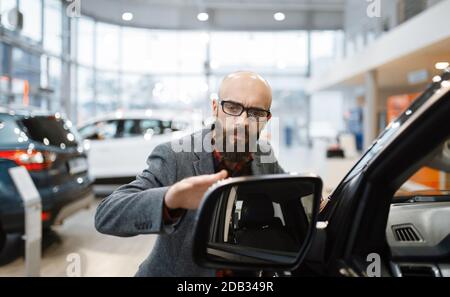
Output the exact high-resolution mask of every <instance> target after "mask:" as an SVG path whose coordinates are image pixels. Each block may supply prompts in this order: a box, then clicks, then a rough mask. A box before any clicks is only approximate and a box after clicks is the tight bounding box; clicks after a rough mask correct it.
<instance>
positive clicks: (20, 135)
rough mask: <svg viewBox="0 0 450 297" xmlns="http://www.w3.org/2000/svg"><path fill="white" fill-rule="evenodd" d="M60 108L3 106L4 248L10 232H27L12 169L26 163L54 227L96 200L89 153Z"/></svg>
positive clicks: (0, 197)
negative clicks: (44, 110)
mask: <svg viewBox="0 0 450 297" xmlns="http://www.w3.org/2000/svg"><path fill="white" fill-rule="evenodd" d="M80 145H81V143H80V142H79V136H78V135H77V132H76V130H74V129H73V128H72V126H71V123H70V121H67V120H65V119H64V118H62V117H61V116H60V115H59V114H48V113H36V112H29V111H24V112H19V111H14V112H13V111H8V110H6V109H5V110H0V233H2V234H3V235H2V236H0V244H1V245H0V250H1V248H2V247H3V243H4V237H5V234H7V233H23V232H24V208H23V202H22V200H21V197H20V195H19V192H18V190H17V188H16V186H15V185H14V183H13V181H12V179H11V177H10V175H9V169H10V168H12V167H16V166H23V167H25V168H26V169H27V170H28V172H29V174H30V176H31V178H32V180H33V182H34V184H35V186H36V188H37V190H38V192H39V194H40V196H41V199H42V224H43V228H48V227H50V226H51V225H53V224H61V223H62V221H63V220H64V219H65V218H66V217H67V216H69V215H70V214H72V213H74V212H75V211H77V210H79V209H83V208H86V207H88V206H89V205H90V203H91V202H92V200H93V194H92V185H91V184H92V180H91V179H90V177H89V175H88V167H87V156H86V154H85V152H84V150H83V148H82V147H81V146H80Z"/></svg>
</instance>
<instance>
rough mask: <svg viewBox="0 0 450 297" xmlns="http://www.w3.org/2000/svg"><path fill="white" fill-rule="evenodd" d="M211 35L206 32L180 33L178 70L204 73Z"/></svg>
mask: <svg viewBox="0 0 450 297" xmlns="http://www.w3.org/2000/svg"><path fill="white" fill-rule="evenodd" d="M208 39H209V35H208V34H207V33H206V32H190V31H182V32H180V33H179V40H178V42H179V45H178V49H179V50H178V72H182V73H202V72H203V71H204V69H205V68H204V66H205V62H206V49H207V45H208Z"/></svg>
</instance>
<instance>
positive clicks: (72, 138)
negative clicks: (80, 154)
mask: <svg viewBox="0 0 450 297" xmlns="http://www.w3.org/2000/svg"><path fill="white" fill-rule="evenodd" d="M20 122H21V123H22V125H23V127H24V130H25V132H26V134H27V135H28V137H30V138H31V139H32V140H34V141H38V142H41V143H43V144H45V145H53V146H58V147H61V148H65V147H76V146H78V141H79V139H78V137H77V135H78V134H77V133H75V132H74V131H73V129H72V128H71V127H72V125H71V124H70V123H69V122H67V121H65V120H64V119H62V118H58V117H55V116H32V117H25V118H23V119H21V120H20Z"/></svg>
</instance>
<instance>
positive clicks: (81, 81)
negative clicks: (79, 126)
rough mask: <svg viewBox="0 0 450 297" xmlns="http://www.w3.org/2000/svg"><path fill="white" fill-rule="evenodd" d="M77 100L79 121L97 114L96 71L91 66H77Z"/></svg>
mask: <svg viewBox="0 0 450 297" xmlns="http://www.w3.org/2000/svg"><path fill="white" fill-rule="evenodd" d="M77 68H78V69H77V81H78V85H77V88H78V89H77V94H78V97H77V98H75V100H76V102H77V115H78V122H79V123H82V122H83V121H85V120H87V119H88V118H90V117H92V116H94V115H95V100H94V75H93V74H94V71H93V70H92V69H91V68H86V67H81V66H79V67H77Z"/></svg>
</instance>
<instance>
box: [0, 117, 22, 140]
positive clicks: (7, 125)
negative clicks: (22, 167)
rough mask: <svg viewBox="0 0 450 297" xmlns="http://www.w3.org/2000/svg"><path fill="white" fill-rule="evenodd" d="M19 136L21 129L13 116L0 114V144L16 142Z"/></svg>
mask: <svg viewBox="0 0 450 297" xmlns="http://www.w3.org/2000/svg"><path fill="white" fill-rule="evenodd" d="M20 137H21V131H20V129H19V126H18V125H17V122H16V121H15V119H14V117H12V116H10V115H6V114H0V144H1V145H6V144H16V143H17V142H19V139H20Z"/></svg>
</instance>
